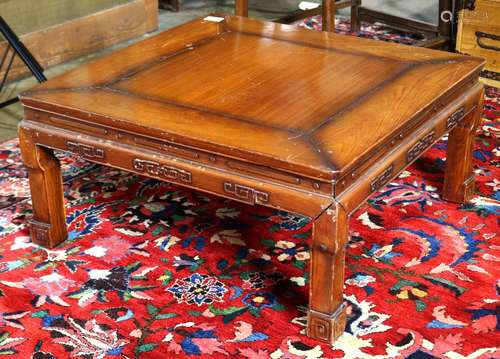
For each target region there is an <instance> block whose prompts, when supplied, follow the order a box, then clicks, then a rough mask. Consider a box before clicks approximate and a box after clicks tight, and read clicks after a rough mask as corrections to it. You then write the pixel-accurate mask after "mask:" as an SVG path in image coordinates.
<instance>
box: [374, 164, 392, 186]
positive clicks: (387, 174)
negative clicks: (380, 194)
mask: <svg viewBox="0 0 500 359" xmlns="http://www.w3.org/2000/svg"><path fill="white" fill-rule="evenodd" d="M393 170H394V165H390V166H389V167H388V168H387V169H386V170H385V171H384V172H382V173H381V174H380V176H378V177H377V178H375V179H374V180H373V181H372V183H371V190H372V192H375V191H376V190H378V189H380V188H382V187H383V186H384V185H385V184H386V183H387V182H388V181H389V180H390V179H391V177H392V172H393Z"/></svg>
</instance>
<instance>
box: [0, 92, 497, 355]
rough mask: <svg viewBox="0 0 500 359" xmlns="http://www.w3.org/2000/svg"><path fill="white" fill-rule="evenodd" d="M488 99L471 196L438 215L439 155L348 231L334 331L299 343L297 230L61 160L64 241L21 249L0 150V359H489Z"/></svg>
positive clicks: (492, 234)
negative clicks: (343, 310)
mask: <svg viewBox="0 0 500 359" xmlns="http://www.w3.org/2000/svg"><path fill="white" fill-rule="evenodd" d="M499 137H500V90H495V89H492V88H489V89H487V91H486V108H485V112H484V120H483V123H482V124H481V128H480V130H479V133H478V137H477V141H476V147H475V152H474V164H475V173H476V175H477V188H476V196H475V197H474V199H473V200H472V202H471V203H469V204H466V205H463V206H459V205H454V204H451V203H447V202H444V201H442V200H441V199H440V197H439V194H440V192H441V187H442V181H443V168H444V165H445V160H444V155H445V148H446V140H445V139H443V140H441V141H440V142H439V143H437V144H436V145H435V146H434V147H433V148H432V149H431V150H429V151H428V152H427V153H426V154H425V156H424V157H423V158H421V159H420V160H418V161H417V162H416V163H415V164H414V165H413V166H411V167H410V168H409V169H408V170H407V171H405V172H404V173H403V174H402V175H401V176H399V178H397V179H396V180H395V181H393V182H392V183H390V184H389V185H388V186H386V187H385V188H383V189H382V190H381V191H380V192H378V193H377V194H376V195H374V196H373V197H372V198H371V199H370V200H369V202H368V203H367V204H366V205H365V206H364V207H363V208H361V209H360V210H359V211H358V212H357V213H356V214H355V215H354V216H353V217H352V220H351V230H352V232H351V242H350V245H349V249H348V255H347V259H346V265H347V270H346V279H347V280H346V286H345V291H346V295H345V300H346V302H347V305H348V313H349V317H348V325H347V330H346V332H345V334H344V335H343V336H342V337H341V338H340V339H339V340H338V341H337V342H336V343H335V345H334V346H333V347H329V346H328V345H326V344H319V343H318V342H316V341H314V340H310V339H308V338H307V337H306V336H305V335H304V326H305V322H306V317H305V307H306V305H307V300H308V298H307V287H308V272H307V269H308V259H309V252H308V250H309V245H310V235H311V226H310V223H309V221H308V220H307V219H306V218H302V217H298V216H294V215H291V214H289V213H285V212H279V211H275V210H271V209H266V208H262V207H248V206H246V205H243V204H239V203H236V202H232V201H229V200H225V199H221V198H216V197H213V196H210V195H205V194H203V193H198V192H193V191H189V190H185V189H182V188H179V187H176V186H174V185H171V184H168V183H160V182H157V181H154V180H150V179H145V178H141V177H138V176H135V175H131V174H128V173H125V172H122V171H118V170H114V169H110V168H106V167H102V166H97V165H93V164H90V163H88V162H84V161H82V160H79V159H77V158H74V157H70V156H68V155H66V154H63V153H61V154H60V158H61V160H62V163H63V175H64V182H65V187H66V200H67V203H66V206H67V209H68V210H67V212H68V219H67V222H68V226H69V233H70V234H69V240H68V241H66V242H65V243H64V244H63V245H61V246H60V247H58V248H57V249H54V250H47V249H44V248H41V247H38V246H36V245H34V244H32V243H31V241H30V239H29V237H28V232H27V230H26V227H25V222H26V219H27V218H29V217H30V215H31V206H30V202H29V192H28V183H27V179H26V171H25V169H24V168H23V166H22V164H21V161H20V158H19V150H18V145H17V141H15V140H14V141H10V142H7V143H4V144H1V145H0V169H1V171H0V354H2V355H6V356H11V357H14V358H36V359H49V358H67V357H78V358H113V357H118V358H171V357H177V358H184V357H196V356H201V357H212V358H225V357H241V358H259V359H260V358H264V359H265V358H272V359H279V358H282V359H285V358H289V359H299V358H307V359H315V358H342V357H344V358H356V359H359V358H367V359H369V358H377V359H382V358H412V359H417V358H449V359H457V358H483V359H487V358H488V359H489V358H500V347H499V346H500V266H499V262H500V235H499V220H500V144H499Z"/></svg>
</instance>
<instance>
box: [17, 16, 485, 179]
mask: <svg viewBox="0 0 500 359" xmlns="http://www.w3.org/2000/svg"><path fill="white" fill-rule="evenodd" d="M213 19H215V20H216V21H213ZM218 20H221V21H218ZM482 66H483V60H481V59H478V58H473V57H466V56H461V55H456V54H452V53H447V52H441V51H434V50H428V49H423V48H415V47H410V46H405V45H397V44H392V43H384V42H379V41H374V40H368V39H360V38H356V37H351V36H342V35H336V34H331V33H325V32H316V31H311V30H306V29H302V28H298V27H295V26H291V25H281V24H276V23H271V22H264V21H259V20H253V19H247V18H240V17H234V16H222V17H221V18H219V19H217V18H208V20H206V19H198V20H195V21H192V22H190V23H187V24H185V25H181V26H179V27H176V28H174V29H171V30H169V31H166V32H163V33H161V34H159V35H156V36H154V37H151V38H149V39H147V40H144V41H141V42H138V43H136V44H134V45H132V46H130V47H127V48H125V49H122V50H119V51H117V52H114V53H112V54H110V55H107V56H104V57H103V58H100V59H98V60H96V61H94V62H91V63H89V64H85V65H83V66H81V67H78V68H76V69H74V70H72V71H69V72H68V73H66V74H63V75H61V76H58V77H56V78H54V79H52V80H49V81H48V82H46V83H43V84H40V85H39V86H37V87H35V88H33V89H31V90H29V91H27V92H25V93H23V94H22V95H21V101H22V103H23V104H24V105H25V106H27V107H31V108H35V109H41V110H46V111H50V112H52V113H56V114H64V115H67V116H71V117H73V118H74V119H76V120H78V121H83V122H85V123H90V124H94V125H99V126H104V127H106V126H109V127H112V128H117V129H122V130H124V131H128V132H130V133H134V134H141V135H144V136H149V137H154V138H156V139H160V140H165V141H167V142H172V143H176V144H180V145H185V146H188V147H191V148H196V149H202V150H205V151H208V152H213V153H219V154H222V155H225V156H229V157H232V158H237V159H241V160H243V161H247V162H252V163H256V164H259V165H265V166H269V167H273V168H275V169H280V170H283V171H287V172H292V173H298V174H301V175H304V176H308V177H311V178H319V179H325V180H332V179H335V178H337V177H339V176H340V175H341V174H342V173H345V172H346V171H347V170H348V169H349V168H352V166H355V165H356V164H357V163H359V162H360V161H364V160H366V158H367V157H366V156H368V155H369V154H370V153H371V152H373V151H374V150H375V149H376V148H380V147H381V146H383V145H384V143H385V141H387V140H388V139H389V138H391V136H393V135H394V134H395V133H396V131H398V130H401V129H402V128H405V126H406V127H408V126H410V125H414V124H415V121H416V119H418V117H419V116H421V115H422V113H424V112H425V111H429V109H430V108H432V106H435V105H436V102H437V101H439V100H440V99H443V98H445V97H446V96H450V93H452V91H453V90H454V89H456V88H457V87H460V86H463V85H464V84H466V83H467V82H470V81H474V80H475V79H476V78H477V75H478V72H479V71H480V69H481V67H482Z"/></svg>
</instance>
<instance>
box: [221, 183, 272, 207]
mask: <svg viewBox="0 0 500 359" xmlns="http://www.w3.org/2000/svg"><path fill="white" fill-rule="evenodd" d="M224 192H226V193H228V194H230V195H232V196H233V197H234V198H235V199H237V200H239V201H242V202H245V203H248V204H252V205H253V204H256V203H257V204H259V203H260V204H265V203H268V202H269V193H267V192H262V191H258V190H256V189H254V188H250V187H246V186H243V185H240V184H235V183H230V182H224Z"/></svg>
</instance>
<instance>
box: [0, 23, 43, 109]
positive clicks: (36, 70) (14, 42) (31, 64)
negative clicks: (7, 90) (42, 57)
mask: <svg viewBox="0 0 500 359" xmlns="http://www.w3.org/2000/svg"><path fill="white" fill-rule="evenodd" d="M0 32H1V33H2V35H3V37H4V38H5V40H7V42H8V44H9V45H8V46H7V48H6V49H5V52H4V53H3V55H2V57H1V58H0V72H1V71H2V69H3V67H4V64H7V68H6V70H5V72H4V75H3V78H2V80H0V92H1V91H2V89H3V87H4V86H5V83H6V82H7V77H8V75H9V71H10V69H11V67H12V63H13V62H14V57H15V56H16V54H17V55H18V56H19V57H20V58H21V60H23V62H24V63H25V64H26V66H27V67H28V68H29V70H30V71H31V73H32V74H33V76H35V78H36V79H37V80H38V82H44V81H47V78H46V77H45V75H44V74H43V67H42V66H41V65H40V64H39V63H38V61H36V59H35V58H34V57H33V55H32V54H31V52H30V51H29V50H28V49H27V48H26V47H25V46H24V44H23V43H22V42H21V40H19V38H18V37H17V35H16V33H15V32H14V31H12V29H11V28H10V26H9V25H8V24H7V22H5V20H4V19H3V17H1V16H0ZM11 48H12V50H13V51H10V50H11ZM9 53H10V57H9ZM7 58H9V59H7ZM17 101H18V98H17V97H14V98H11V99H9V100H7V101H4V102H2V103H0V108H4V107H6V106H9V105H11V104H13V103H15V102H17Z"/></svg>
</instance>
